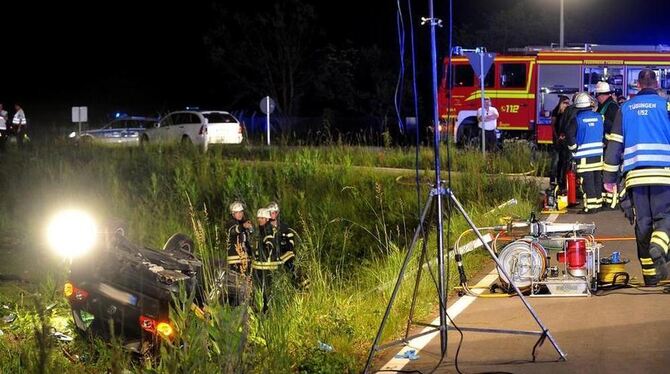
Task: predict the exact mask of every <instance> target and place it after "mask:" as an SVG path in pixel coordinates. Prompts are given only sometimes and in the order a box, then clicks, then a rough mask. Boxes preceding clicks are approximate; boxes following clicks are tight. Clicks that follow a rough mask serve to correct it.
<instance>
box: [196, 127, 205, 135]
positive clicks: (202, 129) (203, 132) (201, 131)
mask: <svg viewBox="0 0 670 374" xmlns="http://www.w3.org/2000/svg"><path fill="white" fill-rule="evenodd" d="M198 135H207V126H205V125H202V126H200V131H198Z"/></svg>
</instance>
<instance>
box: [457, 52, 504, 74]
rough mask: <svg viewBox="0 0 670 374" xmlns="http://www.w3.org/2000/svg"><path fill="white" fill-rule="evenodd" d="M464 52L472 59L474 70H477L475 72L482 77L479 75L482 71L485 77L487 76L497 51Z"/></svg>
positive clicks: (471, 64) (471, 63)
mask: <svg viewBox="0 0 670 374" xmlns="http://www.w3.org/2000/svg"><path fill="white" fill-rule="evenodd" d="M463 54H464V55H465V56H466V57H467V58H468V60H469V61H470V66H472V70H474V71H475V74H477V78H481V77H480V76H479V75H480V74H481V73H480V72H482V71H483V72H484V78H485V77H486V74H488V72H489V68H490V67H491V64H493V59H494V58H495V57H496V54H495V53H488V52H485V53H482V52H465V51H464V52H463Z"/></svg>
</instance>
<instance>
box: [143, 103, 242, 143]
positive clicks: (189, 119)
mask: <svg viewBox="0 0 670 374" xmlns="http://www.w3.org/2000/svg"><path fill="white" fill-rule="evenodd" d="M242 140H243V135H242V126H241V125H240V121H238V120H237V118H235V117H234V116H233V115H232V114H230V113H228V112H223V111H217V110H212V111H210V110H184V111H177V112H172V113H169V114H168V115H166V116H165V117H163V118H161V120H160V122H158V123H157V124H156V126H155V127H153V128H150V129H147V130H146V131H145V132H144V133H143V134H142V137H141V138H140V142H141V144H151V143H161V144H166V143H181V144H184V145H190V144H193V145H197V146H199V147H200V148H201V149H203V150H207V148H208V146H209V145H210V144H240V143H242Z"/></svg>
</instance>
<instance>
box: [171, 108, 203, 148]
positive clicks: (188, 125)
mask: <svg viewBox="0 0 670 374" xmlns="http://www.w3.org/2000/svg"><path fill="white" fill-rule="evenodd" d="M200 125H201V120H200V117H199V116H198V115H197V114H195V113H181V114H180V115H179V117H178V118H177V119H175V124H174V125H173V130H171V131H170V136H171V137H172V138H173V139H174V140H175V141H181V140H182V139H184V137H188V140H190V141H191V142H196V141H197V138H198V131H199V129H200Z"/></svg>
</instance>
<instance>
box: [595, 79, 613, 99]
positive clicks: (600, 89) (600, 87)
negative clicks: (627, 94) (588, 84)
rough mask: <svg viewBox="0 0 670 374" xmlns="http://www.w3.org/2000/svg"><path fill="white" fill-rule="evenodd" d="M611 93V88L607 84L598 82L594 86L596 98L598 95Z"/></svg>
mask: <svg viewBox="0 0 670 374" xmlns="http://www.w3.org/2000/svg"><path fill="white" fill-rule="evenodd" d="M612 92H614V91H612V88H611V87H610V85H609V83H607V82H603V81H600V82H598V83H597V84H596V90H595V94H596V96H598V95H600V94H611V93H612Z"/></svg>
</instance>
